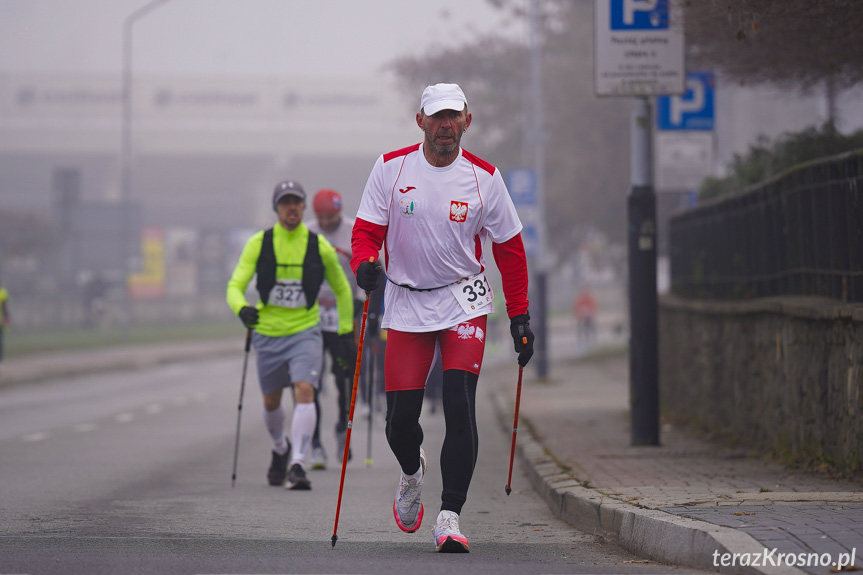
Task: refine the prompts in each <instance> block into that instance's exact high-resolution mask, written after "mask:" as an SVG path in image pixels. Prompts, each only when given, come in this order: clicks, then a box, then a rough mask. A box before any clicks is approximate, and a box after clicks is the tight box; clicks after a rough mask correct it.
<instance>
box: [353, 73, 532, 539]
mask: <svg viewBox="0 0 863 575" xmlns="http://www.w3.org/2000/svg"><path fill="white" fill-rule="evenodd" d="M416 122H417V125H418V126H419V128H420V129H421V130H422V131H423V134H424V135H425V137H424V139H423V141H422V142H421V143H419V144H415V145H413V146H410V147H408V148H404V149H401V150H397V151H394V152H390V153H387V154H383V155H382V156H380V157H379V158H378V160H377V162H376V163H375V165H374V168H372V172H371V175H370V176H369V179H368V182H367V183H366V187H365V190H364V192H363V197H362V200H361V202H360V207H359V210H358V212H357V218H356V223H355V225H354V230H353V235H352V248H353V259H352V260H351V267H352V269H353V270H354V272H355V273H356V276H357V285H358V286H359V287H360V288H362V289H363V290H365V291H367V292H370V291H372V290H373V289H374V288H375V287H376V286H377V283H378V281H379V280H380V279H381V265H380V263H379V262H377V261H369V258H377V255H378V250H379V248H380V247H381V245H384V246H385V248H386V251H385V257H386V281H387V284H386V293H385V296H384V299H385V302H386V305H385V309H384V316H383V320H382V324H381V327H383V328H388V329H389V331H388V337H387V351H386V360H385V368H384V371H385V381H386V395H387V427H386V433H387V441H388V442H389V445H390V448H391V449H392V451H393V454H394V455H395V456H396V459H397V460H398V462H399V465H400V467H401V476H400V478H399V485H398V488H397V490H396V496H395V499H394V501H393V515H394V517H395V520H396V524H397V525H398V526H399V528H400V529H402V530H403V531H406V532H408V533H412V532H414V531H416V530H417V529H419V527H420V524H421V522H422V518H423V511H424V509H423V505H422V502H421V498H420V492H421V490H422V483H423V476H424V474H425V473H426V471H427V465H428V462H427V461H426V456H425V452H424V451H423V449H422V447H421V445H422V440H423V431H422V427H421V426H420V423H419V417H420V411H421V408H422V402H423V394H424V386H425V382H426V379H427V377H428V374H429V371H430V369H431V367H432V360H433V358H434V355H435V348H436V347H437V348H439V349H440V354H441V359H442V363H443V385H442V396H441V402H442V405H443V410H444V416H445V419H446V437H445V439H444V442H443V445H442V447H441V458H440V473H441V479H442V482H443V493H442V494H441V507H440V513H439V514H438V516H437V521H436V522H435V526H434V530H433V537H434V544H435V549H437V550H438V551H440V552H445V553H446V552H456V553H463V552H467V551H469V550H470V547H469V545H468V540H467V537H466V536H465V535H464V534H463V533H462V532H461V530H460V527H459V514H460V513H461V510H462V506H463V505H464V503H465V501H466V499H467V492H468V488H469V486H470V481H471V477H472V475H473V469H474V466H475V465H476V458H477V444H478V437H477V429H476V418H475V400H476V388H477V382H478V380H479V372H480V367H481V365H482V357H483V353H484V351H485V330H486V316H487V315H488V314H489V313H491V312H492V311H493V306H492V299H493V297H494V295H493V293H492V290H491V286H490V285H489V283H488V280H487V279H486V277H485V273H484V272H485V265H486V263H485V259H484V248H483V244H484V242H485V240H486V238H490V239H491V241H492V244H491V247H492V253H493V255H494V259H495V262H496V263H497V266H498V268H499V269H500V272H501V278H502V282H503V295H504V298H505V300H506V309H507V314H508V316H509V318H510V331H511V333H512V336H513V342H514V344H515V351H516V352H517V353H518V362H519V364H520V365H522V366H523V365H526V364H527V362H528V360H529V359H530V357H531V355H533V339H534V336H533V333H532V332H531V329H530V323H529V321H530V316H529V315H528V298H527V278H528V274H527V263H526V262H527V260H526V257H525V253H524V244H523V243H522V240H521V235H520V232H521V229H522V225H521V222H520V221H519V219H518V214H517V213H516V211H515V207H514V206H513V204H512V200H510V197H509V193H508V192H507V189H506V186H505V184H504V181H503V178H502V177H501V174H500V171H499V170H497V169H496V168H495V167H494V166H493V165H491V164H489V163H488V162H485V161H483V160H481V159H480V158H478V157H476V156H475V155H473V154H471V153H470V152H468V151H466V150H463V149H462V148H461V138H462V135H463V134H464V133H465V131H467V129H468V127H469V126H470V124H471V114H470V112H469V111H468V105H467V98H465V95H464V92H463V91H462V89H461V88H460V87H459V86H458V85H456V84H435V85H433V86H428V87H427V88H426V89H425V91H423V94H422V98H421V100H420V110H419V112H417V115H416Z"/></svg>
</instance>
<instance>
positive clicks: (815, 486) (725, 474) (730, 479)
mask: <svg viewBox="0 0 863 575" xmlns="http://www.w3.org/2000/svg"><path fill="white" fill-rule="evenodd" d="M553 355H554V354H553ZM558 355H560V354H558ZM550 365H551V369H550V377H549V381H547V382H539V381H537V379H536V377H535V370H532V369H531V366H530V365H529V366H528V368H526V369H525V372H524V374H525V375H524V383H523V390H522V396H521V409H520V423H519V432H518V443H519V446H520V449H519V451H520V454H521V456H522V457H523V459H524V460H525V461H526V462H527V464H528V468H529V469H530V470H531V471H530V474H531V479H532V482H533V484H534V487H536V488H537V489H538V490H539V491H540V493H543V494H544V495H545V497H546V499H547V500H548V501H549V503H550V505H551V506H552V508H554V509H556V510H557V511H558V512H559V513H560V515H561V516H562V517H563V518H565V519H567V520H569V521H570V522H572V523H574V524H576V525H577V526H579V527H581V528H583V529H587V530H589V531H593V532H596V533H598V534H602V535H604V536H606V537H610V538H612V539H616V540H618V542H619V543H621V544H622V545H623V546H624V547H627V548H629V549H630V550H632V551H634V552H638V553H641V554H643V555H646V556H648V557H650V558H653V559H656V560H659V561H663V562H668V563H673V564H682V565H688V566H692V567H698V568H704V569H710V570H720V571H723V572H729V573H802V572H808V573H813V574H826V573H829V572H830V569H831V568H834V567H835V563H836V562H837V561H839V560H840V559H844V560H846V561H847V560H849V559H850V557H851V554H852V553H853V554H854V557H855V561H856V564H857V565H863V557H861V556H860V555H861V554H863V483H858V482H853V481H845V480H840V479H835V478H831V477H829V476H828V475H826V474H815V473H808V472H804V471H801V470H795V469H790V468H787V467H785V466H783V465H781V464H779V463H778V462H775V461H771V460H768V459H766V458H763V457H758V456H754V455H751V454H749V453H747V452H746V451H744V450H741V449H729V448H726V447H722V446H720V445H719V444H716V443H713V442H710V441H707V440H705V439H700V438H698V437H695V436H694V435H693V434H692V432H690V431H689V430H687V429H685V428H680V427H676V426H671V425H664V426H663V427H662V429H661V437H660V439H661V446H651V447H633V446H631V445H630V440H631V437H630V424H629V413H628V397H629V383H628V382H629V373H628V370H629V364H628V359H627V358H626V357H623V356H619V357H617V358H611V359H605V360H598V361H597V360H594V361H584V360H578V359H575V358H569V359H558V360H557V361H554V362H551V364H550ZM516 374H517V368H516V367H514V366H510V367H509V368H508V369H507V368H504V367H503V366H500V365H496V366H495V367H494V374H493V375H492V373H484V375H483V380H484V381H493V382H494V383H493V385H492V386H491V387H493V388H494V390H493V392H494V399H495V402H496V404H497V405H498V408H499V416H500V420H501V425H502V426H503V427H504V428H505V429H510V430H511V427H512V413H513V404H514V400H515V388H516V386H515V381H516ZM771 550H775V551H771ZM714 552H716V553H717V555H716V557H714ZM725 552H728V553H741V554H748V555H741V556H740V557H741V558H743V557H746V562H750V563H751V562H754V561H753V559H754V557H755V555H758V554H761V555H759V557H760V559H758V560H757V562H758V563H766V566H764V567H762V566H759V567H753V566H752V565H750V566H748V567H741V566H740V565H739V561H740V560H743V559H740V560H738V561H737V562H736V563H737V565H735V566H731V565H728V566H725V567H723V566H722V565H721V560H722V554H723V553H725ZM764 553H767V554H768V557H767V558H766V559H765V556H764ZM780 553H782V554H786V553H793V554H795V556H794V557H793V558H787V559H785V560H783V561H782V562H781V565H778V566H774V565H773V564H774V563H776V562H777V558H778V556H779V555H778V554H780ZM800 553H804V554H811V557H809V558H808V559H807V561H809V562H817V563H819V564H818V565H808V564H804V565H797V566H789V565H788V563H789V562H794V563H799V562H800V559H799V557H798V554H800ZM840 554H844V555H840ZM816 557H817V561H816ZM716 561H719V562H720V566H719V568H716V569H714V563H715V562H716ZM822 561H823V562H825V563H829V565H821V564H820V563H821V562H822Z"/></svg>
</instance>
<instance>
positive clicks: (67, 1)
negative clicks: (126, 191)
mask: <svg viewBox="0 0 863 575" xmlns="http://www.w3.org/2000/svg"><path fill="white" fill-rule="evenodd" d="M148 1H149V0H0V73H10V72H11V73H28V72H35V73H51V74H56V73H73V74H75V73H85V74H109V75H113V74H119V73H120V71H121V69H122V57H121V54H122V29H123V23H124V21H125V19H126V17H127V16H128V15H129V14H131V13H132V12H134V11H135V10H137V9H138V8H140V7H142V6H145V5H146V4H148ZM507 27H508V28H507ZM133 30H134V32H133V35H134V45H133V67H134V70H135V72H136V73H143V74H170V75H173V74H190V73H191V74H195V75H206V76H224V75H231V76H233V75H248V76H289V77H302V76H316V77H322V76H340V77H345V76H369V75H373V74H376V73H379V71H380V68H381V66H382V65H383V64H384V63H386V62H387V61H388V60H390V59H392V58H393V57H395V56H399V55H405V54H409V55H416V54H421V53H424V52H425V51H427V50H428V49H430V48H433V47H434V46H451V45H459V44H462V43H464V42H465V41H467V40H469V39H470V38H472V37H473V36H475V35H476V34H477V33H488V32H491V31H501V30H508V31H509V33H510V34H517V35H523V30H522V29H521V27H520V26H519V25H512V23H511V22H510V21H508V20H506V17H505V15H504V14H503V13H501V12H499V11H496V10H494V9H493V8H492V7H491V6H490V5H489V4H488V2H487V1H486V0H435V2H433V3H427V2H416V1H413V0H169V1H168V2H167V3H166V4H164V5H161V6H159V7H158V8H156V9H155V10H154V11H152V12H151V13H149V14H147V15H146V16H145V17H143V18H142V19H140V20H139V21H137V23H136V24H135V25H134V28H133Z"/></svg>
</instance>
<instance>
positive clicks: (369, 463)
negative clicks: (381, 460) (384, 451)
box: [366, 459, 372, 467]
mask: <svg viewBox="0 0 863 575" xmlns="http://www.w3.org/2000/svg"><path fill="white" fill-rule="evenodd" d="M371 466H372V460H371V459H366V467H371Z"/></svg>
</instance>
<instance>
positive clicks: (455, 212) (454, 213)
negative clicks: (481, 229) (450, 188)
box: [449, 201, 467, 222]
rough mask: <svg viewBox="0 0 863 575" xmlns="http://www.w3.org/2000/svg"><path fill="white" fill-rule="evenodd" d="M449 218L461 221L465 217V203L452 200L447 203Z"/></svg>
mask: <svg viewBox="0 0 863 575" xmlns="http://www.w3.org/2000/svg"><path fill="white" fill-rule="evenodd" d="M449 219H451V220H452V221H454V222H463V221H465V220H466V219H467V204H466V203H464V202H456V201H452V202H450V204H449Z"/></svg>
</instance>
